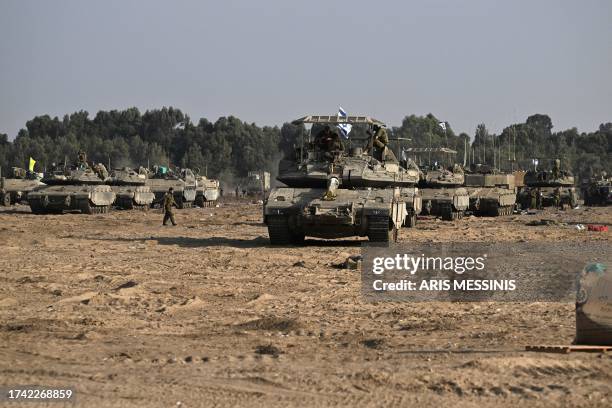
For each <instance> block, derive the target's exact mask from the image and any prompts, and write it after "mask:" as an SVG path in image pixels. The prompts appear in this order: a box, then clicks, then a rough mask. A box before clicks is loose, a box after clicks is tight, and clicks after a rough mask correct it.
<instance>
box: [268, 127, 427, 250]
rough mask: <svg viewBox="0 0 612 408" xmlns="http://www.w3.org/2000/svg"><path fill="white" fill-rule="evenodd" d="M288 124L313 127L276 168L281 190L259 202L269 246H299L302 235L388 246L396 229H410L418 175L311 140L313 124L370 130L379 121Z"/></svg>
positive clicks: (417, 204)
mask: <svg viewBox="0 0 612 408" xmlns="http://www.w3.org/2000/svg"><path fill="white" fill-rule="evenodd" d="M293 123H294V124H297V125H302V124H312V125H313V127H312V129H311V132H310V133H309V134H308V136H307V138H306V139H305V140H303V141H302V143H300V147H299V148H298V149H297V150H296V151H295V152H293V155H290V156H289V157H286V158H285V159H283V160H281V162H280V163H279V175H278V177H277V179H278V181H280V182H282V183H283V184H285V185H286V187H279V188H275V189H273V190H272V191H271V192H270V195H269V197H268V198H267V200H266V201H265V203H264V222H265V223H266V225H267V226H268V233H269V235H270V242H271V243H272V244H273V245H285V244H300V243H302V242H303V240H304V237H305V236H310V237H316V238H332V239H334V238H344V237H351V236H360V237H368V239H369V240H370V241H371V242H389V240H391V239H392V238H393V236H394V233H395V232H397V229H398V228H401V227H402V226H413V225H414V224H415V222H416V211H420V207H421V197H420V194H419V191H418V188H417V187H416V183H417V182H418V179H419V175H418V170H415V169H410V170H407V169H405V168H403V167H401V166H400V165H399V163H398V162H397V160H395V161H384V162H382V161H378V160H377V159H375V158H374V157H372V156H370V155H368V154H366V153H364V152H363V150H362V149H360V148H351V149H346V150H345V149H344V147H343V146H342V147H341V148H339V149H335V150H326V149H322V148H321V147H320V146H318V145H317V144H316V143H314V142H313V141H312V139H313V137H312V136H313V135H312V133H313V131H316V129H317V127H316V126H314V125H324V126H329V127H330V128H331V126H336V125H338V124H343V125H362V126H367V127H371V126H373V125H377V126H384V124H383V123H382V122H380V121H378V120H376V119H374V118H371V117H367V116H347V117H337V116H315V115H311V116H306V117H303V118H301V119H298V120H296V121H294V122H293ZM319 128H320V127H319ZM334 132H337V131H336V130H334ZM335 135H336V137H339V135H338V134H337V133H336V134H335ZM315 140H316V139H315Z"/></svg>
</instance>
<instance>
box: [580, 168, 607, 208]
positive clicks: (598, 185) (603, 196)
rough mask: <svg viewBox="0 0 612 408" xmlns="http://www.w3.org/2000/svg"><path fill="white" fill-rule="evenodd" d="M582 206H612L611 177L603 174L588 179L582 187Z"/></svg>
mask: <svg viewBox="0 0 612 408" xmlns="http://www.w3.org/2000/svg"><path fill="white" fill-rule="evenodd" d="M582 196H583V198H584V205H588V206H598V205H604V206H605V205H612V177H608V176H607V175H606V174H605V173H604V174H602V175H601V176H600V177H593V178H591V179H589V180H588V181H587V182H586V183H585V184H584V186H583V187H582Z"/></svg>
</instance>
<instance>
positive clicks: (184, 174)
mask: <svg viewBox="0 0 612 408" xmlns="http://www.w3.org/2000/svg"><path fill="white" fill-rule="evenodd" d="M153 170H154V171H153V172H151V174H150V175H149V177H148V178H147V180H146V182H145V185H146V186H148V187H149V188H150V189H151V191H152V192H153V194H154V195H155V199H154V200H153V203H152V206H155V205H161V204H162V202H163V200H164V194H166V193H167V192H168V189H169V188H170V187H172V188H173V190H174V201H176V206H177V207H178V208H190V207H193V204H194V202H195V199H196V187H197V183H196V177H195V174H193V171H191V169H177V170H176V171H172V170H169V169H166V168H165V167H162V166H156V167H155V168H154V169H153Z"/></svg>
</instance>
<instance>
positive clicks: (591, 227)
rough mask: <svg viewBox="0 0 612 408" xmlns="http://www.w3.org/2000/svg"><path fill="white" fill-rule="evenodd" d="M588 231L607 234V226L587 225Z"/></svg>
mask: <svg viewBox="0 0 612 408" xmlns="http://www.w3.org/2000/svg"><path fill="white" fill-rule="evenodd" d="M588 229H589V231H597V232H608V226H607V225H595V224H589V225H588Z"/></svg>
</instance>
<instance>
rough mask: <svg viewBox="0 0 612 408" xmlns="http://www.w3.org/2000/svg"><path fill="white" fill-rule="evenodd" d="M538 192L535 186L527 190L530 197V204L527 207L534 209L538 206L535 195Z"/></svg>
mask: <svg viewBox="0 0 612 408" xmlns="http://www.w3.org/2000/svg"><path fill="white" fill-rule="evenodd" d="M537 194H538V192H537V191H536V189H535V188H532V189H531V191H530V192H529V195H530V197H531V204H530V205H529V208H531V209H536V208H538V197H537Z"/></svg>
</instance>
